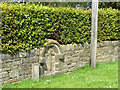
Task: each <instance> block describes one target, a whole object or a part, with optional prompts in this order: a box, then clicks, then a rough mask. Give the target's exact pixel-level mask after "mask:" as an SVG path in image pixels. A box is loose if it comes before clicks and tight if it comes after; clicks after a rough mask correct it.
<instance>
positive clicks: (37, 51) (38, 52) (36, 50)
mask: <svg viewBox="0 0 120 90" xmlns="http://www.w3.org/2000/svg"><path fill="white" fill-rule="evenodd" d="M34 50H35V55H36V56H37V55H40V49H38V48H34Z"/></svg>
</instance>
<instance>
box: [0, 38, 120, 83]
mask: <svg viewBox="0 0 120 90" xmlns="http://www.w3.org/2000/svg"><path fill="white" fill-rule="evenodd" d="M45 45H46V47H44V48H40V49H36V48H35V49H33V50H30V51H26V52H19V53H16V54H15V55H9V54H0V55H1V59H0V60H1V61H0V63H2V65H1V64H0V66H1V68H0V83H1V84H2V83H3V84H5V83H9V82H17V81H21V80H24V79H26V78H32V75H34V74H32V73H34V70H32V65H33V64H39V65H40V70H42V71H43V72H41V73H42V74H43V75H45V76H49V75H52V74H57V73H63V72H70V71H72V70H75V69H78V68H80V67H82V66H84V65H86V64H89V63H90V44H88V43H85V44H84V45H82V44H67V45H59V43H58V42H56V41H54V40H52V41H48V42H47V43H46V44H45ZM119 45H120V43H119V42H118V41H104V42H103V43H98V46H97V62H107V61H117V60H118V47H119ZM1 70H2V77H1ZM40 75H41V74H40ZM34 76H36V75H34Z"/></svg>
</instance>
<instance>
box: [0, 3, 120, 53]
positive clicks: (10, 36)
mask: <svg viewBox="0 0 120 90" xmlns="http://www.w3.org/2000/svg"><path fill="white" fill-rule="evenodd" d="M1 6H2V27H3V29H2V31H3V34H2V48H3V50H2V51H3V52H5V53H6V52H9V53H14V52H15V51H24V50H29V49H31V48H39V47H40V46H42V45H43V44H44V43H45V42H46V40H47V39H55V40H57V41H58V42H59V43H61V44H69V43H84V42H90V38H91V10H83V9H74V8H71V7H57V8H55V7H54V8H53V7H47V6H42V5H37V4H28V3H26V4H24V3H22V4H17V3H16V4H10V3H4V4H2V5H1ZM119 14H120V11H118V10H115V9H111V8H108V9H100V10H99V17H98V42H100V41H105V40H120V32H119V30H120V25H119V22H120V18H118V17H119Z"/></svg>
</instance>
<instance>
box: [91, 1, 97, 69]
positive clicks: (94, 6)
mask: <svg viewBox="0 0 120 90" xmlns="http://www.w3.org/2000/svg"><path fill="white" fill-rule="evenodd" d="M97 23H98V0H92V27H91V29H92V31H91V51H90V63H91V66H93V67H96V52H97V26H98V25H97Z"/></svg>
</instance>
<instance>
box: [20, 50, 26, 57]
mask: <svg viewBox="0 0 120 90" xmlns="http://www.w3.org/2000/svg"><path fill="white" fill-rule="evenodd" d="M19 57H20V58H22V57H27V53H26V51H25V52H19Z"/></svg>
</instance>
